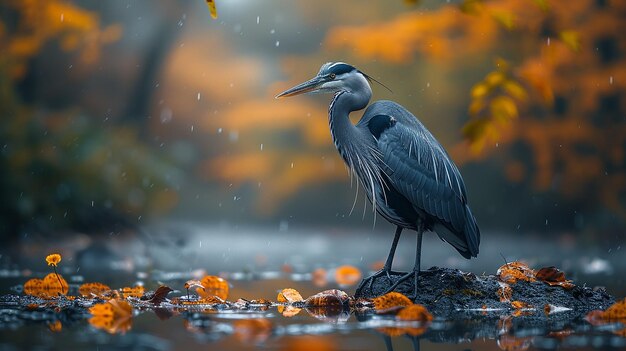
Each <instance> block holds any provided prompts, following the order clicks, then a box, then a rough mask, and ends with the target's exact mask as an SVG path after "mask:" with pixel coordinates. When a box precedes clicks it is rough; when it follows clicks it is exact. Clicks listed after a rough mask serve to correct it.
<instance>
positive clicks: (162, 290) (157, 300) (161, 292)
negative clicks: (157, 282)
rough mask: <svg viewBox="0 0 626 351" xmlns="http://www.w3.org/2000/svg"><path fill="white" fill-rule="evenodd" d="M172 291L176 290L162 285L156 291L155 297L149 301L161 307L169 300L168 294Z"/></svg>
mask: <svg viewBox="0 0 626 351" xmlns="http://www.w3.org/2000/svg"><path fill="white" fill-rule="evenodd" d="M172 291H174V290H172V288H170V287H169V286H167V285H161V286H159V288H158V289H156V291H155V292H154V296H152V298H151V299H150V300H148V302H150V303H152V304H155V305H160V304H161V302H163V301H165V299H166V298H167V294H169V293H170V292H172Z"/></svg>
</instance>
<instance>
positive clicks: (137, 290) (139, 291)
mask: <svg viewBox="0 0 626 351" xmlns="http://www.w3.org/2000/svg"><path fill="white" fill-rule="evenodd" d="M144 291H145V289H144V287H143V286H139V285H138V286H135V287H132V288H129V287H125V288H122V290H121V292H122V297H124V298H127V297H142V296H143V293H144Z"/></svg>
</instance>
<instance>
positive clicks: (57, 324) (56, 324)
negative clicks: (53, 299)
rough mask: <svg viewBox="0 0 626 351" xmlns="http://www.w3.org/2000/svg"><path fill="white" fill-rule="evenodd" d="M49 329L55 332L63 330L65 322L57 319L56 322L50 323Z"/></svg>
mask: <svg viewBox="0 0 626 351" xmlns="http://www.w3.org/2000/svg"><path fill="white" fill-rule="evenodd" d="M48 329H49V330H50V331H51V332H53V333H58V332H60V331H62V330H63V324H62V323H61V321H59V320H56V321H54V322H51V323H48Z"/></svg>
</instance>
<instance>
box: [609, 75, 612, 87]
mask: <svg viewBox="0 0 626 351" xmlns="http://www.w3.org/2000/svg"><path fill="white" fill-rule="evenodd" d="M609 84H611V85H612V84H613V76H610V77H609Z"/></svg>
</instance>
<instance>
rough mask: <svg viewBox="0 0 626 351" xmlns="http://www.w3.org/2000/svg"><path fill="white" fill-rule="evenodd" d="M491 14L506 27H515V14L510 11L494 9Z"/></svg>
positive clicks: (509, 28)
mask: <svg viewBox="0 0 626 351" xmlns="http://www.w3.org/2000/svg"><path fill="white" fill-rule="evenodd" d="M491 16H492V17H493V18H494V19H495V20H496V21H497V22H498V23H500V24H501V25H502V26H503V27H504V28H506V29H508V30H511V29H513V28H514V27H515V15H514V14H512V13H511V12H508V11H493V12H492V13H491Z"/></svg>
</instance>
